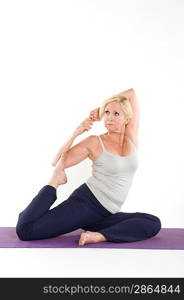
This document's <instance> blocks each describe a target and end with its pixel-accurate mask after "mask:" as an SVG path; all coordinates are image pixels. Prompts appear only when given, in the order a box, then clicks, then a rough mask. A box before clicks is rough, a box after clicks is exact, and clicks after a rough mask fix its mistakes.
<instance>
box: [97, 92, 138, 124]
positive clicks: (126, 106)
mask: <svg viewBox="0 0 184 300" xmlns="http://www.w3.org/2000/svg"><path fill="white" fill-rule="evenodd" d="M113 101H117V102H118V103H119V104H120V106H121V109H122V111H123V113H124V115H125V118H126V119H131V118H132V117H133V111H132V106H131V103H130V101H129V99H128V98H127V97H125V96H123V95H121V94H117V95H112V97H110V98H108V99H105V100H104V101H103V102H102V104H101V106H100V111H99V118H100V120H101V119H102V117H103V114H104V112H105V107H106V105H107V104H108V103H111V102H113Z"/></svg>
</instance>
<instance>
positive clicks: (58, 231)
mask: <svg viewBox="0 0 184 300" xmlns="http://www.w3.org/2000/svg"><path fill="white" fill-rule="evenodd" d="M56 191H57V190H56V188H54V187H53V186H51V185H45V186H44V187H42V189H41V190H40V191H39V192H38V194H37V195H36V196H35V197H34V198H33V200H32V201H31V203H30V204H29V205H28V206H27V207H26V208H25V209H24V210H23V211H22V212H21V213H20V214H19V218H18V222H17V225H16V233H17V235H18V237H19V239H20V240H23V241H29V240H39V239H47V238H52V237H56V236H59V235H62V234H65V233H67V232H71V231H74V230H76V229H79V228H81V229H84V230H90V231H96V232H100V233H102V234H103V235H104V236H105V237H106V238H107V241H110V242H116V243H120V242H135V241H140V240H145V239H148V238H151V237H153V236H154V235H156V234H157V233H158V232H159V231H160V229H161V222H160V219H159V218H158V217H156V216H154V215H150V214H146V213H140V212H135V213H125V212H117V213H111V212H110V211H108V210H107V209H106V208H105V207H103V206H102V205H101V203H100V202H99V201H98V200H97V199H96V198H95V196H94V195H93V193H92V192H91V191H90V189H89V188H88V186H87V185H86V183H83V184H82V185H80V186H79V187H78V188H77V189H75V190H74V191H73V193H72V194H71V195H70V196H69V198H68V199H67V200H64V201H63V202H61V204H59V205H58V206H56V207H54V208H52V209H49V208H50V207H51V205H52V204H53V203H54V201H55V200H56V199H57V195H56Z"/></svg>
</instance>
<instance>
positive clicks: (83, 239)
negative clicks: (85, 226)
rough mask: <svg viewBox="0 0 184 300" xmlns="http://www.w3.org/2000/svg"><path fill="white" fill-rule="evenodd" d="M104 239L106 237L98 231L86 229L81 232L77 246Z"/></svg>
mask: <svg viewBox="0 0 184 300" xmlns="http://www.w3.org/2000/svg"><path fill="white" fill-rule="evenodd" d="M105 241H107V238H106V237H105V236H104V235H103V234H101V233H100V232H93V231H86V232H82V233H81V236H80V239H79V246H84V245H85V244H88V243H99V242H105Z"/></svg>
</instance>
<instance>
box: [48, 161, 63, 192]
mask: <svg viewBox="0 0 184 300" xmlns="http://www.w3.org/2000/svg"><path fill="white" fill-rule="evenodd" d="M65 183H67V177H66V173H65V170H64V168H63V165H62V163H61V162H59V163H58V165H57V166H56V168H55V169H54V171H53V174H52V177H51V179H50V180H49V182H48V184H49V185H52V186H53V187H55V188H57V187H58V186H59V185H61V184H65Z"/></svg>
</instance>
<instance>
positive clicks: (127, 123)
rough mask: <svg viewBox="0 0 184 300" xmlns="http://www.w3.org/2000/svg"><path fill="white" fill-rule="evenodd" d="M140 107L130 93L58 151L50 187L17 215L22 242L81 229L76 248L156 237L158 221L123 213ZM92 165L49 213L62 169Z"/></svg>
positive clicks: (95, 113) (98, 112)
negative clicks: (95, 128)
mask: <svg viewBox="0 0 184 300" xmlns="http://www.w3.org/2000/svg"><path fill="white" fill-rule="evenodd" d="M100 120H103V121H104V125H105V127H106V128H107V132H106V133H104V134H102V135H100V136H95V135H91V136H89V137H87V138H85V139H84V140H82V141H81V142H80V143H78V144H77V145H75V146H74V147H72V148H71V145H72V143H73V141H74V139H75V138H76V137H77V136H78V135H80V134H82V133H83V132H84V131H86V130H89V129H90V128H91V126H92V124H93V122H95V121H100ZM138 128H139V107H138V102H137V98H136V94H135V91H134V90H133V89H129V90H126V91H123V92H121V93H119V94H117V95H113V96H112V97H111V98H109V99H107V100H105V101H104V102H103V104H102V105H101V107H100V108H97V109H94V110H92V111H91V112H90V115H89V117H88V118H87V119H85V121H83V122H82V123H81V124H80V125H79V126H78V127H77V128H76V130H75V131H74V132H73V134H72V136H71V137H70V139H69V140H68V141H67V142H66V143H65V144H64V146H63V147H62V148H61V149H60V150H59V151H58V153H57V155H56V157H55V159H54V161H53V163H52V164H53V166H55V165H56V163H57V162H58V161H59V162H58V165H57V166H56V168H55V170H54V172H53V174H52V176H51V178H50V180H49V182H48V184H47V185H45V186H44V187H43V188H42V189H41V190H40V191H39V192H38V194H37V195H36V196H35V197H34V198H33V200H32V201H31V203H30V204H29V205H28V206H27V207H26V208H25V209H24V210H23V211H22V212H21V213H20V214H19V219H18V222H17V226H16V233H17V235H18V237H19V238H20V239H21V240H23V241H28V240H38V239H45V238H51V237H55V236H59V235H61V234H65V233H67V232H71V231H74V230H76V229H79V228H82V229H84V232H82V233H81V236H80V239H79V241H78V244H79V245H80V246H82V245H85V244H86V243H97V242H101V241H110V242H117V243H118V242H135V241H140V240H145V239H148V238H151V237H153V236H154V235H156V234H157V233H158V232H159V231H160V229H161V222H160V219H159V218H158V217H156V216H154V215H151V214H147V213H141V212H134V213H126V212H121V211H120V209H121V206H122V204H123V203H124V201H125V199H126V197H127V194H128V191H129V189H130V186H131V184H132V181H133V177H134V174H135V172H136V170H137V167H138V153H137V149H138ZM86 158H89V159H91V160H92V162H93V164H92V169H93V171H92V176H91V177H90V178H89V179H88V180H87V181H86V182H85V183H83V184H82V185H81V186H79V187H78V188H77V189H75V190H74V191H73V192H72V194H71V195H70V196H69V198H68V199H67V200H65V201H63V202H62V203H61V204H59V205H58V206H56V207H54V208H52V209H49V208H50V207H51V205H52V204H53V203H54V201H55V200H56V199H57V196H56V191H57V188H58V187H59V186H60V185H62V184H65V183H66V182H67V177H66V174H65V171H64V170H65V169H66V168H69V167H71V166H73V165H76V164H78V163H79V162H81V161H82V160H84V159H86Z"/></svg>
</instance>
